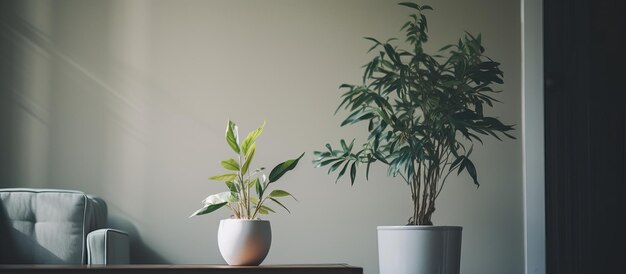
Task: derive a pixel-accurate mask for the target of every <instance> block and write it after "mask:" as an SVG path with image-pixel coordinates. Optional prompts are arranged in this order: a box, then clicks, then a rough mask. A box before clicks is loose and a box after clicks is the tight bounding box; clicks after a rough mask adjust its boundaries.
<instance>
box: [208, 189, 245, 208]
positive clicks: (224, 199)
mask: <svg viewBox="0 0 626 274" xmlns="http://www.w3.org/2000/svg"><path fill="white" fill-rule="evenodd" d="M237 200H238V199H237V198H236V197H234V196H233V195H231V193H230V191H224V192H220V193H217V194H213V195H210V196H209V197H206V198H205V199H204V200H202V203H203V204H204V205H215V204H220V203H234V202H237Z"/></svg>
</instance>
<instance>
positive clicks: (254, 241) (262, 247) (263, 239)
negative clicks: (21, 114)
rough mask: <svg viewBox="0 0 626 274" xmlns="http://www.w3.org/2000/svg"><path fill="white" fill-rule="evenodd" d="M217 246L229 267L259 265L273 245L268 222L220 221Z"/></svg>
mask: <svg viewBox="0 0 626 274" xmlns="http://www.w3.org/2000/svg"><path fill="white" fill-rule="evenodd" d="M217 244H218V246H219V248H220V253H222V257H223V258H224V260H226V263H228V264H229V265H259V264H261V262H263V260H264V259H265V256H267V253H268V252H269V251H270V245H271V244H272V229H271V227H270V222H269V221H267V220H240V219H225V220H221V221H220V227H219V229H218V231H217Z"/></svg>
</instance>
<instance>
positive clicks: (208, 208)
mask: <svg viewBox="0 0 626 274" xmlns="http://www.w3.org/2000/svg"><path fill="white" fill-rule="evenodd" d="M226 204H227V203H219V204H214V205H206V206H204V207H203V208H201V209H198V210H197V211H196V212H194V213H193V214H191V216H189V218H191V217H193V216H197V215H204V214H208V213H211V212H213V211H216V210H218V209H220V208H222V207H223V206H225V205H226Z"/></svg>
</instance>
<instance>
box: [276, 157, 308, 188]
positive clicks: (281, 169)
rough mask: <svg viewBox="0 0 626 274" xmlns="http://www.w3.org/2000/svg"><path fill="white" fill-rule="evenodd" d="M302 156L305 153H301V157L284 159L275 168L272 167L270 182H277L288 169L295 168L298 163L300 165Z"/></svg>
mask: <svg viewBox="0 0 626 274" xmlns="http://www.w3.org/2000/svg"><path fill="white" fill-rule="evenodd" d="M302 156H304V153H302V155H300V157H298V158H296V159H292V160H287V161H284V162H282V163H280V164H278V165H277V166H276V167H274V169H272V172H270V181H269V182H270V183H273V182H276V181H277V180H278V179H280V177H282V176H283V175H285V173H287V171H290V170H292V169H294V168H295V167H296V165H298V161H300V158H302Z"/></svg>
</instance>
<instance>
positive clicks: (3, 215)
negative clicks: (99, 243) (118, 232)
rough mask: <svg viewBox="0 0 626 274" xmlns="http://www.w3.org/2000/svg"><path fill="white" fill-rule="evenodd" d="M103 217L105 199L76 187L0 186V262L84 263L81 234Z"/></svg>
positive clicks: (99, 225) (95, 226) (101, 223)
mask: <svg viewBox="0 0 626 274" xmlns="http://www.w3.org/2000/svg"><path fill="white" fill-rule="evenodd" d="M106 219H107V208H106V204H105V203H104V201H103V200H101V199H98V198H94V197H90V196H87V195H85V194H84V193H82V192H80V191H71V190H55V189H26V188H11V189H0V239H2V240H1V241H0V245H1V246H0V263H24V264H85V262H86V253H85V243H86V242H85V237H86V235H87V234H88V233H89V232H90V231H92V230H95V229H99V228H102V227H104V225H105V224H106Z"/></svg>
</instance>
